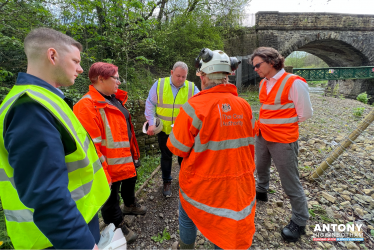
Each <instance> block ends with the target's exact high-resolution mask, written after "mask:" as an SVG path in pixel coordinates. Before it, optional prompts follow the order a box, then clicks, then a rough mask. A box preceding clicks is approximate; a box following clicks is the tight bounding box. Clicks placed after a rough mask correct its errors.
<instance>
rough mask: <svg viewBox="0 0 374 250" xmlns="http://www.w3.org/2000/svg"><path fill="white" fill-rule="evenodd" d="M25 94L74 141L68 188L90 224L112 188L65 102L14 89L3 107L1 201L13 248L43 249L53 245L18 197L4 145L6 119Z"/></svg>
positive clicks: (32, 89)
mask: <svg viewBox="0 0 374 250" xmlns="http://www.w3.org/2000/svg"><path fill="white" fill-rule="evenodd" d="M22 95H28V96H29V97H30V98H32V99H33V100H34V101H36V102H38V103H39V104H41V105H42V106H43V107H44V108H46V109H47V110H48V111H49V112H51V114H52V115H53V116H54V117H55V118H56V119H57V120H58V121H59V122H60V123H61V124H62V125H63V126H64V127H65V129H66V130H67V131H68V132H69V134H70V136H71V137H72V138H74V140H75V142H76V146H77V149H76V151H75V152H73V153H71V154H69V155H66V156H65V162H66V167H67V169H68V178H69V183H68V189H69V191H70V193H71V198H72V199H73V200H74V201H75V203H76V205H77V208H78V210H79V212H80V213H81V214H82V216H83V218H84V219H85V221H86V222H87V223H89V222H90V221H91V220H92V218H93V217H94V216H95V215H96V213H97V212H98V211H99V209H100V208H101V207H102V206H103V205H104V203H105V202H106V200H107V199H108V197H109V194H110V189H109V185H108V183H107V180H106V177H105V173H104V170H103V168H102V167H101V162H100V160H99V157H98V155H97V153H96V149H95V146H94V144H93V142H92V140H91V139H90V137H89V135H88V133H87V132H86V130H85V129H84V128H83V126H82V125H81V124H80V122H79V120H78V119H77V118H76V117H75V115H74V113H73V111H72V110H71V109H70V108H69V106H68V105H67V104H66V103H65V101H64V100H63V99H61V98H60V97H59V96H57V95H56V94H54V93H52V92H51V91H49V90H47V89H45V88H43V87H39V86H35V85H16V86H14V87H13V88H12V90H11V91H10V92H9V94H8V95H7V96H6V98H5V100H4V101H3V103H2V104H1V106H0V198H1V203H2V206H3V209H4V214H5V221H6V227H7V231H8V235H9V237H10V239H11V241H12V243H13V246H14V248H15V249H44V248H48V247H51V246H52V244H51V242H50V241H49V240H48V238H47V237H45V235H44V234H43V233H42V232H41V231H40V230H39V229H38V227H37V226H36V225H35V223H34V222H33V212H34V209H32V208H29V207H26V206H25V205H24V204H23V203H22V202H21V200H20V198H19V196H18V193H17V190H16V188H15V184H14V179H13V178H14V176H13V173H14V169H13V168H12V166H10V165H9V162H8V152H7V150H6V149H5V146H4V137H3V132H4V121H5V118H6V116H7V113H8V111H9V109H10V107H11V106H12V104H13V103H14V102H15V101H16V100H17V99H18V98H20V97H21V96H22ZM41 136H42V135H41ZM26 143H27V142H26ZM56 212H58V211H56Z"/></svg>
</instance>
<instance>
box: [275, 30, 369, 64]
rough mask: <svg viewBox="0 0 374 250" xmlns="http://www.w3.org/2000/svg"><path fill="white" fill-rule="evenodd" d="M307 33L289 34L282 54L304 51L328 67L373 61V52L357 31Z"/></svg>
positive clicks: (281, 50) (281, 49)
mask: <svg viewBox="0 0 374 250" xmlns="http://www.w3.org/2000/svg"><path fill="white" fill-rule="evenodd" d="M308 33H309V34H303V35H301V34H300V33H299V34H298V35H297V36H296V34H295V36H291V37H290V40H289V42H288V43H287V44H288V46H287V45H286V44H285V45H286V46H287V47H284V48H280V52H281V53H282V55H283V56H284V57H287V56H288V55H289V54H291V53H292V52H293V51H305V52H308V53H310V54H313V55H315V56H317V57H319V58H321V59H322V60H323V61H325V62H326V63H327V65H329V66H330V67H352V66H366V65H370V64H372V63H373V61H372V60H371V59H372V58H373V56H372V53H373V52H372V51H370V50H367V49H366V48H367V46H365V43H364V42H363V41H362V40H361V39H359V38H357V32H356V34H355V36H353V35H350V34H347V33H349V32H342V31H338V32H336V31H335V32H334V31H313V32H311V31H309V32H308ZM363 33H367V32H363ZM280 47H283V46H280Z"/></svg>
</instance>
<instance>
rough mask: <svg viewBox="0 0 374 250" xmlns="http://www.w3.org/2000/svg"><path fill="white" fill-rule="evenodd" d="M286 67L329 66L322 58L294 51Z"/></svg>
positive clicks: (288, 58)
mask: <svg viewBox="0 0 374 250" xmlns="http://www.w3.org/2000/svg"><path fill="white" fill-rule="evenodd" d="M284 64H285V65H286V66H292V67H294V68H325V67H328V65H327V64H326V63H325V62H324V61H323V60H321V59H320V58H318V57H316V56H314V55H312V54H309V53H306V52H303V51H294V52H292V53H291V54H290V55H289V56H288V57H287V58H286V60H285V62H284Z"/></svg>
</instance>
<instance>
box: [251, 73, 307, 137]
mask: <svg viewBox="0 0 374 250" xmlns="http://www.w3.org/2000/svg"><path fill="white" fill-rule="evenodd" d="M296 79H300V80H302V81H304V82H305V83H306V81H305V79H304V78H302V77H300V76H297V75H293V74H290V73H286V72H285V73H284V74H283V75H282V76H281V78H279V79H278V81H277V82H276V83H275V84H274V86H273V88H272V89H271V90H270V92H269V94H267V92H266V84H267V81H266V80H265V79H263V80H262V81H261V82H260V91H259V98H260V103H261V109H260V117H259V120H258V122H257V125H258V129H259V130H261V135H262V136H263V137H264V139H265V140H267V141H271V142H280V143H291V142H295V141H297V139H298V138H299V125H298V122H297V121H298V117H297V113H296V109H295V104H294V103H293V102H292V101H290V100H289V99H288V95H289V92H290V88H291V86H292V84H293V83H294V81H295V80H296Z"/></svg>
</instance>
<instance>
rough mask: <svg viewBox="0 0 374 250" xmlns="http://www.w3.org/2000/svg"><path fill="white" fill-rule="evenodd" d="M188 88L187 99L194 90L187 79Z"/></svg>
mask: <svg viewBox="0 0 374 250" xmlns="http://www.w3.org/2000/svg"><path fill="white" fill-rule="evenodd" d="M188 90H189V92H188V98H187V100H189V99H190V98H191V97H192V96H193V93H194V92H195V91H194V87H193V84H192V82H190V81H188Z"/></svg>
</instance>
